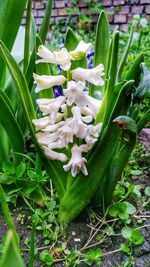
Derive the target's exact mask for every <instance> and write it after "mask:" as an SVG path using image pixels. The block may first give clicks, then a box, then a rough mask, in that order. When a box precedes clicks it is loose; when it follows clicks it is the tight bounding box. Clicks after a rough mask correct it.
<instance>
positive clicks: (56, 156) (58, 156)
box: [43, 147, 67, 162]
mask: <svg viewBox="0 0 150 267" xmlns="http://www.w3.org/2000/svg"><path fill="white" fill-rule="evenodd" d="M43 148H44V154H45V156H46V157H47V158H49V159H51V160H59V161H61V162H64V161H66V160H67V156H66V155H65V154H64V153H60V152H56V151H53V150H52V149H50V148H48V147H43Z"/></svg>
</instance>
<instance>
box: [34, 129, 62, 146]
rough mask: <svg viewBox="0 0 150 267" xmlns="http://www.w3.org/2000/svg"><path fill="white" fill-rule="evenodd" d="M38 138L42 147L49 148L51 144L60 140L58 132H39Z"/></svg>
mask: <svg viewBox="0 0 150 267" xmlns="http://www.w3.org/2000/svg"><path fill="white" fill-rule="evenodd" d="M36 138H37V140H38V142H39V144H40V145H42V146H48V145H49V144H51V143H53V142H57V140H58V139H59V135H58V133H57V132H54V133H42V132H38V133H36Z"/></svg>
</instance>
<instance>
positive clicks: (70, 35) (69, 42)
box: [65, 28, 87, 69]
mask: <svg viewBox="0 0 150 267" xmlns="http://www.w3.org/2000/svg"><path fill="white" fill-rule="evenodd" d="M78 43H79V39H78V37H77V36H76V35H75V33H74V32H73V31H72V30H71V29H70V28H68V30H67V33H66V37H65V47H66V48H67V50H68V51H72V50H74V49H75V48H76V46H77V45H78ZM78 67H81V68H86V67H87V61H86V58H85V57H84V58H83V59H81V60H75V61H73V62H72V64H71V69H76V68H78Z"/></svg>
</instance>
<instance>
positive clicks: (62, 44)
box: [60, 38, 65, 49]
mask: <svg viewBox="0 0 150 267" xmlns="http://www.w3.org/2000/svg"><path fill="white" fill-rule="evenodd" d="M64 45H65V39H64V38H63V39H62V42H61V45H60V49H61V48H63V47H64Z"/></svg>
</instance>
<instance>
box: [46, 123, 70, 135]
mask: <svg viewBox="0 0 150 267" xmlns="http://www.w3.org/2000/svg"><path fill="white" fill-rule="evenodd" d="M64 124H65V122H64V121H60V122H58V123H56V124H52V125H48V126H47V127H45V128H44V129H42V131H43V132H44V133H52V132H56V131H57V130H58V129H59V128H60V127H62V126H63V125H64Z"/></svg>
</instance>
